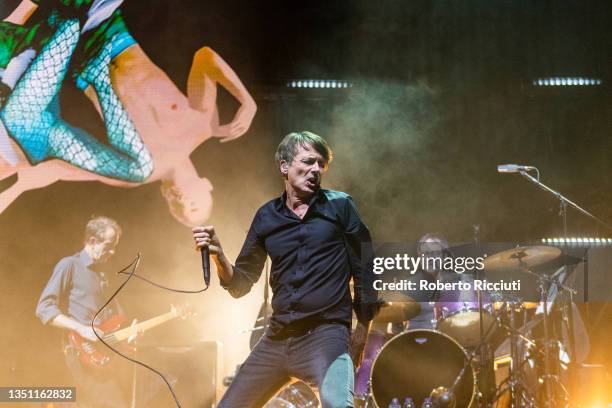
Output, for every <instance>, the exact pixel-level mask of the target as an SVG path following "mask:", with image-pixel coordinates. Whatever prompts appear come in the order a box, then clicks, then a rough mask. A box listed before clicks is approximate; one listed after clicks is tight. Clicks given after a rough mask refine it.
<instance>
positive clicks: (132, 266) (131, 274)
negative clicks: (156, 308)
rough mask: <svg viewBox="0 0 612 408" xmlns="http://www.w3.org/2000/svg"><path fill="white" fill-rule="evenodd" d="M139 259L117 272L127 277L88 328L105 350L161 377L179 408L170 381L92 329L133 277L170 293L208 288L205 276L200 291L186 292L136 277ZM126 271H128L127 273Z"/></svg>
mask: <svg viewBox="0 0 612 408" xmlns="http://www.w3.org/2000/svg"><path fill="white" fill-rule="evenodd" d="M140 259H141V254H140V252H139V253H138V255H137V256H136V258H135V259H134V260H133V261H132V262H130V263H129V264H128V265H127V266H126V267H124V268H123V269H121V270H120V271H119V272H117V274H118V275H119V274H122V275H128V276H127V278H126V279H125V281H123V283H122V284H121V285H119V287H118V288H117V289H116V290H115V292H113V294H112V295H111V296H110V298H109V299H108V300H107V301H106V303H104V304H103V305H102V307H100V309H99V310H98V311H97V312H96V314H95V315H94V317H93V319H92V321H91V323H90V326H91V329H92V330H93V332H94V334H95V335H96V337H97V338H98V340H99V341H100V342H102V344H104V345H105V346H106V347H107V348H109V349H110V350H111V351H112V352H113V353H115V354H118V355H119V356H121V357H123V358H124V359H126V360H128V361H131V362H132V363H134V364H138V365H139V366H141V367H144V368H146V369H148V370H149V371H151V372H153V373H155V374H157V375H158V376H159V377H161V379H162V380H163V381H164V383H165V384H166V386H167V387H168V390H169V391H170V394H172V398H173V399H174V402H175V404H176V407H177V408H181V403H180V402H179V400H178V397H177V396H176V393H175V391H174V389H173V388H172V385H171V384H170V381H168V379H167V378H166V376H165V375H164V374H163V373H162V372H160V371H159V370H156V369H155V368H153V367H151V366H150V365H148V364H146V363H143V362H142V361H139V360H137V359H135V358H132V357H129V356H127V355H125V354H124V353H122V352H120V351H119V350H117V349H115V348H114V347H113V346H111V345H110V344H108V343H107V342H106V341H104V339H103V338H102V337H101V336H100V335H99V334H98V333H97V332H96V330H95V327H94V322H95V321H96V319H97V318H98V315H99V314H100V313H101V312H102V311H103V310H104V309H105V308H106V307H107V306H108V305H109V304H110V302H112V301H113V299H114V298H115V297H116V296H117V295H118V294H119V292H120V291H121V290H122V289H123V288H124V287H125V285H127V283H128V282H129V281H130V279H132V278H133V277H135V278H138V279H141V280H143V281H145V282H147V283H149V284H150V285H153V286H155V287H158V288H160V289H165V290H169V291H172V292H177V293H202V292H204V291H206V290H207V289H208V287H209V282H208V281H207V279H206V276H204V282H205V286H204V288H202V289H199V290H186V289H176V288H170V287H168V286H165V285H162V284H159V283H156V282H154V281H152V280H150V279H148V278H145V277H144V276H141V275H138V274H137V273H136V269H138V266H139V265H140ZM128 269H129V270H130V271H129V272H127V271H128Z"/></svg>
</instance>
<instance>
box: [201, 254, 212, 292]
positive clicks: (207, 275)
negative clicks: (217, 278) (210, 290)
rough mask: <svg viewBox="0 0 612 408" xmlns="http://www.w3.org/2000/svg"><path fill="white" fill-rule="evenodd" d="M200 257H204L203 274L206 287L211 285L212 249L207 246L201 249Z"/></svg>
mask: <svg viewBox="0 0 612 408" xmlns="http://www.w3.org/2000/svg"><path fill="white" fill-rule="evenodd" d="M200 255H202V272H203V273H204V283H205V284H206V286H208V285H210V249H209V248H208V247H207V246H205V247H202V248H200Z"/></svg>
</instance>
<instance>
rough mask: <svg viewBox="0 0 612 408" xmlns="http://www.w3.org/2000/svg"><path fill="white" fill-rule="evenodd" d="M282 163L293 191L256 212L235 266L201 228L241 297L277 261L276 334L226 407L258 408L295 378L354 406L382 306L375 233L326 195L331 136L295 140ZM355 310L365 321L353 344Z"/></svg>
mask: <svg viewBox="0 0 612 408" xmlns="http://www.w3.org/2000/svg"><path fill="white" fill-rule="evenodd" d="M275 159H276V162H277V165H278V168H279V170H280V173H281V175H282V177H283V179H284V182H285V192H284V193H283V195H282V196H281V197H278V198H275V199H273V200H271V201H269V202H267V203H266V204H264V205H263V206H262V207H261V208H260V209H259V210H258V211H257V213H256V214H255V217H254V219H253V222H252V224H251V227H250V229H249V232H248V234H247V237H246V240H245V242H244V244H243V247H242V250H241V251H240V254H239V255H238V259H237V260H236V263H235V265H232V264H231V263H230V262H229V260H228V259H227V257H226V256H225V254H224V253H223V249H222V246H221V242H220V239H219V237H218V236H217V234H216V233H215V230H214V227H213V226H200V227H195V228H194V229H193V237H194V239H195V242H196V245H197V246H198V247H199V248H204V247H208V248H209V250H210V254H211V257H212V259H213V262H214V264H215V266H216V269H217V273H218V275H219V279H220V281H221V285H222V286H223V287H224V288H225V289H227V290H228V291H229V292H230V294H231V295H232V296H234V297H240V296H243V295H245V294H246V293H248V292H249V290H250V289H251V287H252V285H253V284H254V283H255V282H256V281H257V280H258V279H259V277H260V276H261V272H262V269H263V266H264V261H265V259H266V256H270V258H271V259H272V269H271V273H270V286H271V288H272V293H273V295H272V309H273V313H272V318H271V321H270V327H269V328H268V329H267V331H266V334H265V335H264V336H263V337H262V339H261V340H260V341H259V343H257V345H256V346H255V347H254V349H253V351H252V352H251V354H250V355H249V357H248V358H247V359H246V361H245V362H244V364H243V365H242V366H241V367H240V370H239V371H238V373H237V375H236V378H235V379H234V381H233V382H232V384H231V385H230V387H229V389H228V390H227V392H226V394H225V396H224V397H223V399H222V400H221V402H220V403H219V406H218V407H219V408H260V407H261V406H263V405H264V404H265V403H266V401H268V400H269V399H270V398H271V397H272V396H273V395H274V394H275V393H276V392H277V391H278V390H279V389H280V388H281V387H282V386H283V385H284V384H285V383H287V382H288V381H289V380H290V378H292V377H295V378H298V379H301V380H303V381H305V382H307V383H309V384H312V385H315V386H317V387H318V389H319V393H320V397H321V402H322V404H323V407H324V408H347V407H353V377H354V374H353V373H354V364H353V363H355V365H358V363H359V359H360V357H361V354H362V351H363V347H364V344H365V340H366V337H367V332H368V329H369V323H370V320H371V319H372V317H373V315H374V312H375V310H376V304H377V303H376V297H377V296H376V292H375V290H374V289H373V281H374V279H373V277H374V274H373V273H372V270H371V267H367V268H366V267H364V265H371V263H369V262H367V263H363V262H362V259H365V260H369V259H370V254H371V238H370V233H369V231H368V229H367V227H366V226H365V224H364V223H363V222H362V221H361V218H360V217H359V214H358V212H357V209H356V208H355V204H354V203H353V200H352V199H351V197H350V196H349V195H347V194H345V193H342V192H338V191H332V190H325V189H322V188H321V179H322V176H323V173H324V172H325V171H326V170H327V167H328V165H329V163H330V162H331V160H332V151H331V149H330V147H329V146H328V144H327V142H326V141H325V140H324V139H323V138H321V137H320V136H318V135H316V134H314V133H311V132H306V131H304V132H295V133H290V134H289V135H287V136H286V137H285V138H284V139H283V140H282V142H281V143H280V145H279V146H278V149H277V151H276V155H275ZM351 278H352V279H353V282H354V287H355V290H354V299H353V300H351V292H350V287H349V281H350V279H351ZM351 306H352V308H353V309H354V310H355V313H356V315H357V319H358V324H357V328H356V330H355V332H354V333H353V335H352V338H351V336H350V328H351Z"/></svg>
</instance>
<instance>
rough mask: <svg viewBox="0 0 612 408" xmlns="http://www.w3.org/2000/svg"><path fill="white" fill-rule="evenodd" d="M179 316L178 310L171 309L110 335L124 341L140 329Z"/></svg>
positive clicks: (148, 327) (157, 324) (144, 329)
mask: <svg viewBox="0 0 612 408" xmlns="http://www.w3.org/2000/svg"><path fill="white" fill-rule="evenodd" d="M177 316H178V314H177V313H176V311H174V310H171V311H169V312H167V313H164V314H161V315H159V316H156V317H153V318H151V319H149V320H145V321H144V322H140V323H138V324H135V325H133V326H129V327H126V328H124V329H120V330H117V331H115V332H113V333H110V334H108V337H113V338H114V339H115V340H116V341H122V340H125V339H127V338H129V337H130V336H132V335H134V334H136V333H137V332H139V331H146V330H149V329H151V328H153V327H155V326H159V325H160V324H162V323H165V322H167V321H168V320H172V319H174V318H176V317H177Z"/></svg>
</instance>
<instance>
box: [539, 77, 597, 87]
mask: <svg viewBox="0 0 612 408" xmlns="http://www.w3.org/2000/svg"><path fill="white" fill-rule="evenodd" d="M531 83H532V85H533V86H599V85H601V84H602V83H603V81H602V80H601V79H599V78H584V77H549V78H537V79H534V80H533V81H531Z"/></svg>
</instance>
